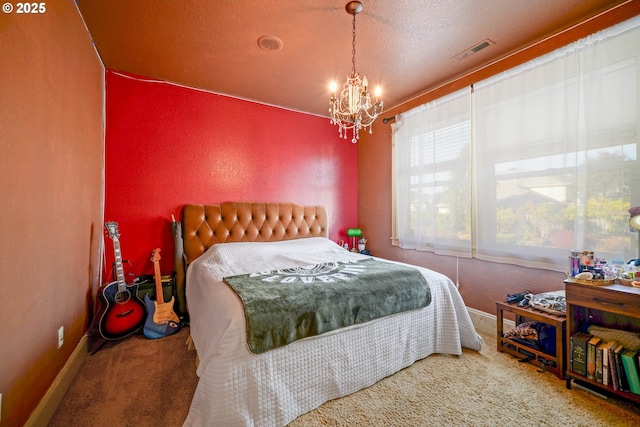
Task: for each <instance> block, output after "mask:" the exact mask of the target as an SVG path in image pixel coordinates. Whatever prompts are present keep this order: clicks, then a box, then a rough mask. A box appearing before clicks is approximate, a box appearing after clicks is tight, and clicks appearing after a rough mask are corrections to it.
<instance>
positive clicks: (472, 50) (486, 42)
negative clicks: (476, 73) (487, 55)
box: [453, 39, 495, 61]
mask: <svg viewBox="0 0 640 427" xmlns="http://www.w3.org/2000/svg"><path fill="white" fill-rule="evenodd" d="M494 44H495V43H494V42H493V41H491V40H489V39H484V40H483V41H481V42H480V43H478V44H476V45H475V46H472V47H470V48H468V49H465V50H463V51H462V52H460V53H459V54H457V55H455V56H454V57H453V58H455V59H457V60H458V61H461V60H463V59H464V58H466V57H468V56H470V55H473V54H474V53H478V52H480V51H481V50H482V49H485V48H487V47H489V46H492V45H494Z"/></svg>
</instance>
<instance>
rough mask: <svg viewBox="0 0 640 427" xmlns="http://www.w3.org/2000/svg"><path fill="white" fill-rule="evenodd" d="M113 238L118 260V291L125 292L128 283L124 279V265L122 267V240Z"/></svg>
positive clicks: (116, 260)
mask: <svg viewBox="0 0 640 427" xmlns="http://www.w3.org/2000/svg"><path fill="white" fill-rule="evenodd" d="M112 239H113V252H114V254H115V262H116V277H117V280H118V291H120V292H123V291H124V290H125V289H126V288H127V283H126V282H125V280H124V267H122V255H121V253H120V241H119V240H118V238H117V237H112Z"/></svg>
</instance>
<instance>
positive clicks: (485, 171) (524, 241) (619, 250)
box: [474, 18, 640, 271]
mask: <svg viewBox="0 0 640 427" xmlns="http://www.w3.org/2000/svg"><path fill="white" fill-rule="evenodd" d="M639 24H640V19H638V18H636V19H633V20H630V21H627V22H625V23H623V24H621V25H618V26H616V27H612V28H610V29H608V30H605V31H602V32H599V33H596V34H594V35H592V36H590V37H587V38H585V39H582V40H580V41H578V42H576V43H573V44H571V45H568V46H566V47H564V48H562V49H559V50H557V51H555V52H553V53H552V54H549V55H546V56H544V57H540V58H538V59H536V60H534V61H531V62H529V63H527V64H524V65H523V66H520V67H517V68H515V69H512V70H509V71H507V72H505V73H502V74H500V75H497V76H494V77H493V78H491V79H488V80H486V81H483V82H479V83H478V84H477V85H475V88H476V91H475V111H474V113H475V118H476V135H475V136H476V139H475V144H476V149H477V165H476V167H477V188H478V190H477V191H478V194H477V200H478V204H477V218H476V220H477V227H476V229H477V257H478V258H482V259H488V260H493V261H499V262H509V263H516V264H522V265H527V266H532V267H542V268H548V269H553V270H558V271H566V269H567V256H568V254H569V251H570V250H572V249H576V250H589V251H594V252H595V255H596V257H600V258H607V259H611V258H625V259H628V258H630V257H631V258H632V257H633V256H634V253H633V248H634V247H635V236H634V235H632V234H631V233H629V231H628V222H627V221H628V213H627V210H628V209H629V206H630V202H632V201H633V199H635V202H634V203H635V204H636V205H637V204H638V202H639V199H640V182H639V180H638V169H640V165H639V164H638V146H639V144H638V142H639V137H638V131H637V123H638V110H639V109H638V103H639V100H640V97H639V96H638V90H639V86H638V77H639V68H638V59H639V58H640V31H639V30H638V25H639ZM631 206H633V205H631Z"/></svg>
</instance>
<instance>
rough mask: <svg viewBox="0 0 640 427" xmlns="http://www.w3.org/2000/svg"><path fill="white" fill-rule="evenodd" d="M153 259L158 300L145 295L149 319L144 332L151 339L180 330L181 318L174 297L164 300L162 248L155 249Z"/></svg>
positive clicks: (143, 329) (145, 323)
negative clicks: (167, 300)
mask: <svg viewBox="0 0 640 427" xmlns="http://www.w3.org/2000/svg"><path fill="white" fill-rule="evenodd" d="M151 261H152V262H153V277H154V278H155V280H156V300H155V301H152V300H151V298H149V295H145V296H144V304H145V305H146V306H147V319H146V320H145V322H144V327H143V328H142V333H143V334H144V336H145V337H147V338H149V339H156V338H162V337H166V336H167V335H171V334H173V333H176V332H178V330H179V329H180V319H179V318H178V316H177V315H176V313H175V311H173V302H174V297H173V296H172V297H171V301H169V302H167V303H165V302H164V294H163V292H162V276H161V275H160V248H156V249H154V251H153V254H152V255H151Z"/></svg>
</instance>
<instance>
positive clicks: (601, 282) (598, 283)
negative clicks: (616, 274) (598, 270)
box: [567, 277, 616, 286]
mask: <svg viewBox="0 0 640 427" xmlns="http://www.w3.org/2000/svg"><path fill="white" fill-rule="evenodd" d="M567 280H568V281H570V282H573V283H580V284H581V285H589V286H607V285H613V284H614V283H615V282H616V281H615V280H604V279H594V280H587V279H577V278H575V277H568V278H567Z"/></svg>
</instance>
